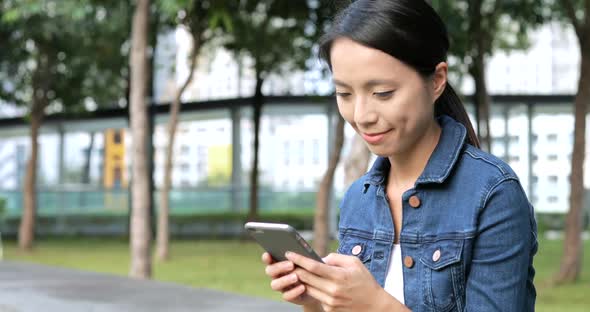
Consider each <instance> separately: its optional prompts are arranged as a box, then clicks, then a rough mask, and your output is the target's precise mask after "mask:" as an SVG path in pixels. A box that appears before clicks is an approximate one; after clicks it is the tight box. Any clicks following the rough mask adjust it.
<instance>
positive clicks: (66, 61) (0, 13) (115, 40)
mask: <svg viewBox="0 0 590 312" xmlns="http://www.w3.org/2000/svg"><path fill="white" fill-rule="evenodd" d="M125 12H126V6H125V2H123V1H121V2H119V1H114V0H111V1H93V0H82V1H56V0H44V1H33V2H31V1H4V2H3V3H2V6H1V7H0V39H1V41H2V44H3V48H2V49H0V80H1V81H3V83H2V84H1V85H0V98H1V99H3V100H4V101H6V102H8V103H13V104H16V105H20V106H24V107H26V108H27V117H26V119H27V121H28V122H29V124H30V137H31V143H30V145H31V151H30V156H29V160H28V162H27V170H26V176H25V181H24V185H23V189H24V191H23V197H24V198H23V201H24V207H23V214H22V217H21V224H20V227H19V234H18V237H19V247H20V248H21V249H23V250H30V249H31V248H32V246H33V241H34V233H35V215H36V208H35V207H36V201H37V200H36V192H35V187H36V185H37V158H38V142H37V137H38V135H39V128H40V127H41V124H42V122H43V119H44V116H45V114H46V113H47V112H48V111H51V112H62V113H71V114H80V113H83V112H84V111H85V109H86V108H85V105H84V103H88V102H94V103H95V104H97V106H99V105H103V104H104V103H109V104H110V103H117V102H118V100H119V99H120V95H121V93H122V92H121V90H122V89H123V88H124V87H125V85H124V82H125V78H124V74H122V72H123V69H124V67H125V65H124V64H125V63H124V62H123V61H122V59H124V57H123V55H122V53H121V50H122V49H121V48H122V45H123V42H124V40H125V36H122V32H121V29H122V27H120V26H121V23H125V21H126V18H125V14H126V13H125ZM123 29H124V28H123Z"/></svg>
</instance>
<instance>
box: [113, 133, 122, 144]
mask: <svg viewBox="0 0 590 312" xmlns="http://www.w3.org/2000/svg"><path fill="white" fill-rule="evenodd" d="M113 143H115V144H121V130H115V133H114V135H113Z"/></svg>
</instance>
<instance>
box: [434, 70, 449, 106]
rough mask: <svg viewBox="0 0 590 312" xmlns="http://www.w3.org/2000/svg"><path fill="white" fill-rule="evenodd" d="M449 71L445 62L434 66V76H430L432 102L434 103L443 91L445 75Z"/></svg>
mask: <svg viewBox="0 0 590 312" xmlns="http://www.w3.org/2000/svg"><path fill="white" fill-rule="evenodd" d="M448 71H449V66H448V65H447V63H446V62H440V63H438V65H436V68H435V69H434V74H432V87H433V91H434V92H433V95H434V100H435V101H436V100H437V99H438V98H439V97H440V96H441V95H442V94H443V92H444V91H445V87H446V86H447V74H448Z"/></svg>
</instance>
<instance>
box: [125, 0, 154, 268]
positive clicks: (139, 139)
mask: <svg viewBox="0 0 590 312" xmlns="http://www.w3.org/2000/svg"><path fill="white" fill-rule="evenodd" d="M149 6H150V1H149V0H137V2H136V8H135V13H134V16H133V25H132V30H131V32H132V33H131V54H130V67H131V90H130V91H131V94H130V100H131V102H130V104H129V107H130V122H131V134H132V140H133V142H132V144H133V150H132V170H131V172H132V181H133V185H132V186H131V191H132V192H131V196H132V198H133V200H132V210H131V237H130V240H131V242H130V243H131V268H130V272H129V275H130V276H131V277H134V278H140V279H147V278H150V277H151V272H152V268H151V250H150V249H151V246H150V245H151V230H150V198H151V195H150V194H149V190H150V177H149V175H148V170H147V169H148V155H147V153H148V150H149V149H148V146H147V136H148V132H149V131H148V114H147V103H146V99H147V91H148V90H147V88H148V85H147V82H148V81H147V76H148V63H147V62H148V57H147V40H148V20H149Z"/></svg>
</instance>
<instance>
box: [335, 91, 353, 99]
mask: <svg viewBox="0 0 590 312" xmlns="http://www.w3.org/2000/svg"><path fill="white" fill-rule="evenodd" d="M349 95H350V93H348V92H336V96H338V97H342V98H345V97H347V96H349Z"/></svg>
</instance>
